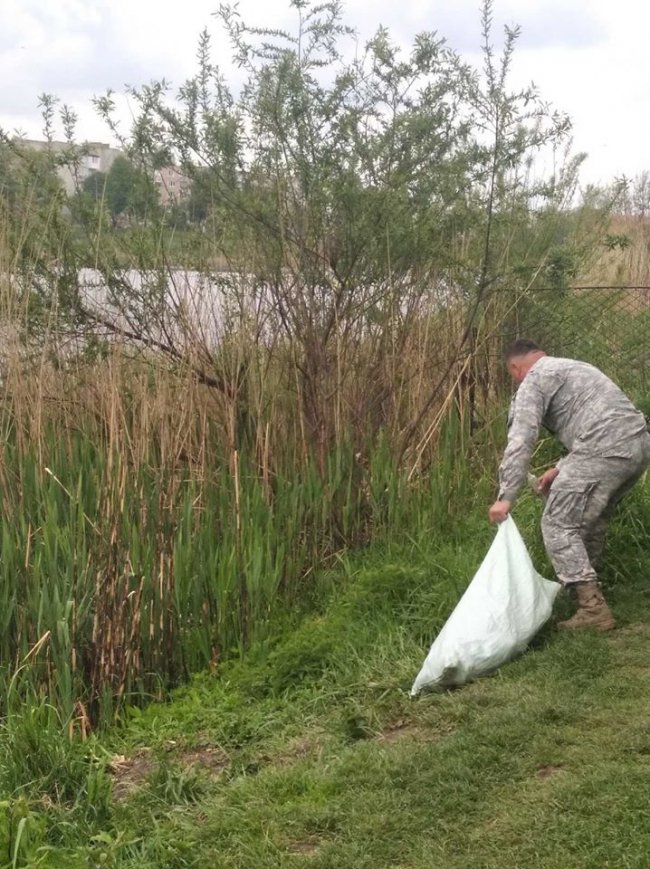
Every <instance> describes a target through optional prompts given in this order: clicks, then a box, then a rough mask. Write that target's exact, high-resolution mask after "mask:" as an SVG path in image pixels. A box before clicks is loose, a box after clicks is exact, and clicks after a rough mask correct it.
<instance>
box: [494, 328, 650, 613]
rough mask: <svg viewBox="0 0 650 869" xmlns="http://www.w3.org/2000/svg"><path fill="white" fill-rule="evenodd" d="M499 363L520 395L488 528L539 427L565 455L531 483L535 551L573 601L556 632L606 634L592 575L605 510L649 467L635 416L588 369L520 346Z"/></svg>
mask: <svg viewBox="0 0 650 869" xmlns="http://www.w3.org/2000/svg"><path fill="white" fill-rule="evenodd" d="M506 362H507V365H508V370H509V371H510V374H511V375H512V377H513V379H514V380H515V382H517V383H518V384H520V386H519V389H518V390H517V394H516V395H515V397H514V399H513V402H512V405H511V408H510V414H509V417H508V445H507V447H506V450H505V453H504V456H503V461H502V463H501V467H500V469H499V481H500V491H499V498H498V500H497V501H496V502H495V503H494V504H493V505H492V507H491V508H490V519H491V520H492V521H493V522H502V521H503V520H504V519H505V518H506V517H507V516H508V514H509V512H510V509H511V507H512V504H513V502H514V500H515V498H516V497H517V495H518V493H519V491H520V490H521V488H522V486H523V485H524V483H525V482H526V478H527V472H528V465H529V462H530V458H531V456H532V453H533V449H534V446H535V442H536V441H537V438H538V436H539V431H540V427H541V426H542V425H543V426H544V427H545V428H547V429H549V430H550V431H551V432H552V433H554V434H555V435H556V436H557V438H558V439H559V440H560V441H561V442H562V444H563V445H564V446H565V447H566V449H567V450H568V455H567V456H565V458H563V459H561V461H560V462H558V464H557V466H556V467H555V468H551V469H550V470H548V471H546V472H545V473H544V474H543V475H542V476H541V477H540V478H539V480H538V481H537V489H538V491H539V492H540V493H541V494H542V495H545V496H548V497H547V501H546V507H545V509H544V514H543V516H542V533H543V536H544V545H545V546H546V550H547V552H548V554H549V557H550V559H551V562H552V564H553V567H554V568H555V572H556V573H557V576H558V579H559V580H560V581H561V582H562V583H563V585H564V586H565V587H566V588H567V589H568V590H569V591H570V592H573V595H572V596H573V597H574V599H575V600H576V602H577V611H576V614H575V615H574V616H573V617H572V618H571V619H569V620H568V621H566V622H562V623H560V625H559V627H561V628H568V629H572V628H581V627H592V628H597V629H599V630H609V629H611V628H613V627H614V617H613V616H612V613H611V611H610V609H609V607H608V606H607V603H606V602H605V599H604V597H603V594H602V591H601V589H600V584H599V583H598V578H597V576H596V570H595V567H596V565H597V564H598V561H599V558H600V555H601V552H602V549H603V544H604V539H605V532H606V529H607V524H608V521H609V519H610V517H611V515H612V513H613V511H614V507H615V506H616V504H617V503H618V502H619V501H620V499H621V498H622V497H623V496H624V495H625V494H627V492H629V490H630V489H631V488H632V487H633V486H634V484H635V483H636V481H637V480H638V479H639V478H640V477H641V475H642V474H643V472H644V471H645V469H646V467H647V466H648V464H650V434H649V433H648V427H647V424H646V420H645V417H644V416H643V414H642V413H640V411H638V410H637V409H636V408H635V407H634V405H633V404H632V402H631V401H630V400H629V399H628V398H627V396H626V395H625V394H624V393H623V392H622V391H621V390H620V389H619V388H618V386H616V384H615V383H613V382H612V381H611V380H610V379H609V378H608V377H606V376H605V375H604V374H603V373H602V372H601V371H599V370H598V369H597V368H595V367H594V366H593V365H588V364H587V363H585V362H578V361H576V360H573V359H559V358H556V357H553V356H547V355H546V354H545V353H544V352H543V351H542V350H541V349H540V348H539V347H538V346H537V345H536V344H534V343H533V342H532V341H526V340H520V341H515V343H514V344H513V345H512V346H511V347H510V348H509V350H508V352H507V354H506Z"/></svg>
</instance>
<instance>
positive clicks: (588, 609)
mask: <svg viewBox="0 0 650 869" xmlns="http://www.w3.org/2000/svg"><path fill="white" fill-rule="evenodd" d="M570 591H571V592H574V594H575V599H576V602H577V605H578V609H577V610H576V613H575V615H574V616H572V617H571V618H570V619H567V621H565V622H559V623H558V628H559V629H560V630H561V631H574V630H576V629H578V628H593V629H594V630H597V631H611V629H612V628H614V627H616V621H615V619H614V616H613V615H612V611H611V610H610V608H609V607H608V606H607V602H606V601H605V598H604V597H603V593H602V591H601V590H600V584H599V583H597V582H576V583H575V585H574V586H573V587H572V588H571V589H570Z"/></svg>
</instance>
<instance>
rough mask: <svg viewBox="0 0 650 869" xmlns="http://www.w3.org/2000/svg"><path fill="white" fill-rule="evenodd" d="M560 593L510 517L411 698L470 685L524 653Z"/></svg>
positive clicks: (443, 632)
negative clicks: (430, 690) (423, 692)
mask: <svg viewBox="0 0 650 869" xmlns="http://www.w3.org/2000/svg"><path fill="white" fill-rule="evenodd" d="M559 590H560V585H559V583H557V582H550V581H549V580H548V579H544V578H543V577H542V576H540V575H539V573H537V571H536V570H535V568H534V567H533V564H532V562H531V560H530V556H529V554H528V551H527V549H526V544H525V543H524V541H523V540H522V538H521V534H520V533H519V531H518V530H517V526H516V525H515V522H514V520H513V519H512V518H510V517H508V519H506V521H505V522H502V523H501V524H500V525H499V530H498V531H497V534H496V537H495V538H494V541H493V543H492V546H491V547H490V549H489V551H488V554H487V555H486V556H485V559H484V560H483V563H482V564H481V566H480V567H479V569H478V571H477V573H476V575H475V576H474V579H473V580H472V581H471V583H470V584H469V586H468V587H467V589H466V591H465V594H464V595H463V596H462V598H461V599H460V601H459V603H458V605H457V606H456V609H455V610H454V611H453V613H452V614H451V615H450V616H449V618H448V620H447V622H446V624H445V626H444V627H443V629H442V630H441V631H440V633H439V634H438V636H437V637H436V639H435V641H434V643H433V645H432V646H431V650H430V652H429V654H428V655H427V657H426V660H425V662H424V664H423V665H422V669H421V670H420V672H419V673H418V676H417V678H416V680H415V682H414V683H413V687H412V688H411V696H415V695H416V694H419V693H420V691H421V690H422V689H423V688H434V687H449V686H452V685H463V684H464V683H465V682H471V681H472V680H473V679H475V678H476V677H477V676H481V675H483V674H485V673H489V672H490V671H492V670H496V669H497V668H498V667H500V666H501V664H503V663H505V662H506V661H508V660H509V659H510V658H512V657H514V656H515V655H517V654H519V652H522V651H523V650H524V649H525V648H526V646H527V645H528V643H529V642H530V640H531V639H532V638H533V637H534V636H535V634H536V633H537V631H538V630H539V629H540V628H541V627H542V625H543V624H544V622H546V621H547V619H548V618H549V616H550V615H551V610H552V609H553V601H554V600H555V596H556V594H557V593H558V591H559Z"/></svg>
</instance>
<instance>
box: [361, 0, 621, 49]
mask: <svg viewBox="0 0 650 869" xmlns="http://www.w3.org/2000/svg"><path fill="white" fill-rule="evenodd" d="M479 6H480V0H454V2H449V0H447V2H443V0H435V2H428V3H427V4H426V5H423V4H422V3H421V2H418V0H411V2H410V3H409V2H405V3H403V4H399V3H393V2H391V3H390V4H386V5H384V6H382V7H381V8H380V9H376V10H375V11H373V13H372V16H370V15H369V14H368V12H367V10H363V9H357V10H354V11H353V12H352V17H353V18H354V21H353V24H354V25H355V26H356V27H357V28H358V29H359V31H360V32H363V33H364V34H367V33H368V30H369V28H370V30H371V31H373V30H374V29H375V28H374V27H372V26H371V25H370V22H371V20H372V19H376V20H377V21H378V22H379V21H380V22H381V23H382V24H384V25H385V26H386V27H388V29H389V31H390V32H391V34H392V35H393V36H394V38H396V39H398V40H399V41H400V42H405V43H410V42H411V40H412V37H413V35H414V34H415V33H418V32H421V31H424V30H432V31H436V32H437V33H438V35H439V36H441V37H444V38H445V39H446V40H447V43H448V45H449V46H450V47H451V48H453V49H455V50H456V51H459V52H461V53H462V54H473V53H475V52H478V51H479V50H480V46H481V19H480V10H479ZM493 23H494V31H493V32H494V39H495V43H496V44H497V45H498V44H499V42H500V40H501V38H502V33H503V26H504V25H508V26H512V25H517V24H518V25H521V28H522V33H521V38H520V42H519V44H520V46H521V47H522V48H557V47H569V48H571V47H575V48H580V47H585V46H591V45H596V44H598V43H600V42H602V41H603V40H604V39H605V38H606V35H607V33H606V29H605V27H604V25H603V24H602V22H601V21H600V20H599V19H598V17H597V16H596V14H595V13H594V12H593V11H591V10H589V8H588V7H587V4H585V3H584V2H583V0H568V2H560V0H538V2H537V3H535V2H533V0H529V2H527V3H526V4H524V3H521V0H509V2H496V3H495V8H494V19H493Z"/></svg>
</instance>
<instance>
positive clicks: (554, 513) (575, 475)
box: [542, 434, 650, 585]
mask: <svg viewBox="0 0 650 869" xmlns="http://www.w3.org/2000/svg"><path fill="white" fill-rule="evenodd" d="M618 453H619V454H617V455H611V456H598V457H596V456H593V457H586V456H578V455H576V454H570V455H568V456H567V457H566V458H565V459H563V460H562V462H561V464H560V473H559V474H558V476H557V477H556V478H555V481H554V482H553V485H552V486H551V491H550V493H549V496H548V500H547V502H546V507H545V509H544V514H543V516H542V534H543V536H544V545H545V546H546V551H547V552H548V554H549V557H550V559H551V563H552V564H553V567H554V569H555V572H556V574H557V577H558V579H559V580H560V582H562V583H564V584H565V585H569V584H571V583H574V582H591V581H593V580H596V579H597V575H596V568H597V566H598V563H599V561H600V557H601V554H602V551H603V547H604V544H605V535H606V532H607V526H608V523H609V520H610V519H611V517H612V514H613V513H614V509H615V507H616V505H617V504H618V502H619V501H620V500H621V498H623V496H624V495H626V494H627V493H628V492H629V491H630V489H631V488H632V487H633V486H634V484H635V483H636V482H637V480H638V479H639V478H640V477H641V476H642V475H643V473H644V471H645V469H646V468H647V467H648V465H649V464H650V435H648V434H643V435H641V436H640V437H637V438H635V439H634V440H632V441H629V442H627V443H626V444H625V445H624V446H623V447H622V448H621V449H620V450H619V451H618Z"/></svg>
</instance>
